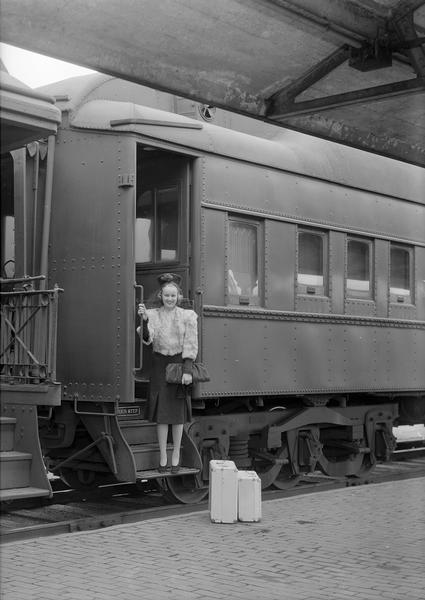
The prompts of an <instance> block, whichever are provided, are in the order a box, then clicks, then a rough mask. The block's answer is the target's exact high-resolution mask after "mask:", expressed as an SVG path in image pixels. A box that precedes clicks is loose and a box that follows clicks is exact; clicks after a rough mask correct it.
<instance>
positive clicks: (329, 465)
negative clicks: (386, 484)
mask: <svg viewBox="0 0 425 600" xmlns="http://www.w3.org/2000/svg"><path fill="white" fill-rule="evenodd" d="M374 465H375V463H374V462H373V461H371V460H370V457H369V456H368V455H365V454H361V453H359V454H356V455H354V456H353V455H350V456H345V457H339V458H336V457H333V458H331V459H329V458H327V457H326V453H325V451H324V453H323V455H322V456H321V457H320V458H319V460H318V466H319V467H320V469H321V470H322V471H323V473H325V475H328V476H329V477H364V476H365V475H367V473H369V471H371V470H372V469H373V467H374Z"/></svg>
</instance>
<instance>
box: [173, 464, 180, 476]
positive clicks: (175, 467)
mask: <svg viewBox="0 0 425 600" xmlns="http://www.w3.org/2000/svg"><path fill="white" fill-rule="evenodd" d="M179 471H180V465H173V466H172V467H171V473H173V475H175V474H176V473H178V472H179Z"/></svg>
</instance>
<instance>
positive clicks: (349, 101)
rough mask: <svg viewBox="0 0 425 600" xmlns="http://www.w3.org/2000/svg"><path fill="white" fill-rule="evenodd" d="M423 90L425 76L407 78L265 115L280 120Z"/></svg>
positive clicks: (318, 99) (310, 101)
mask: <svg viewBox="0 0 425 600" xmlns="http://www.w3.org/2000/svg"><path fill="white" fill-rule="evenodd" d="M424 91H425V78H424V77H418V78H417V79H407V80H406V81H397V82H396V83H389V84H385V85H379V86H376V87H373V88H365V89H362V90H356V91H354V92H346V93H343V94H334V95H332V96H326V97H324V98H317V99H316V100H306V101H305V102H296V103H293V104H292V105H290V106H287V108H286V110H284V111H281V112H280V113H273V114H268V115H267V117H268V118H270V119H272V120H273V121H281V120H283V119H287V118H288V117H292V116H294V115H306V114H311V113H316V112H321V111H325V110H329V109H331V108H340V107H341V106H350V105H353V104H362V103H364V102H371V101H378V100H385V99H387V98H393V97H394V96H400V95H404V96H406V95H407V94H418V93H421V92H424Z"/></svg>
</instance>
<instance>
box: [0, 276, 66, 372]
mask: <svg viewBox="0 0 425 600" xmlns="http://www.w3.org/2000/svg"><path fill="white" fill-rule="evenodd" d="M62 291H63V290H62V289H60V288H58V287H56V286H55V288H54V289H52V290H33V289H30V290H16V291H7V292H1V293H0V300H1V338H0V369H1V373H0V379H1V381H2V382H7V383H46V382H54V381H55V380H56V337H57V312H58V311H57V308H58V296H59V293H60V292H62Z"/></svg>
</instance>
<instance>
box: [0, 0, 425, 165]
mask: <svg viewBox="0 0 425 600" xmlns="http://www.w3.org/2000/svg"><path fill="white" fill-rule="evenodd" d="M0 31H1V40H2V41H3V42H5V43H8V44H12V45H15V46H18V47H21V48H25V49H28V50H32V51H35V52H39V53H41V54H46V55H48V56H53V57H55V58H59V59H62V60H66V61H68V62H72V63H75V64H79V65H82V66H86V67H89V68H92V69H95V70H97V71H99V72H103V73H107V74H110V75H114V76H116V77H120V78H123V79H129V80H132V81H135V82H139V83H141V84H144V85H147V86H150V87H153V88H156V89H160V90H164V91H167V92H171V93H173V94H177V95H179V96H182V97H186V98H191V99H193V100H195V101H197V102H201V103H204V104H205V105H206V107H211V106H212V107H219V108H224V109H226V110H230V111H234V112H237V113H240V114H244V115H248V116H252V117H255V118H258V119H262V120H265V121H268V122H272V123H276V124H279V125H281V126H283V127H287V128H291V129H295V130H298V131H302V132H304V133H308V134H312V135H315V136H319V137H322V138H325V139H329V140H333V141H336V142H340V143H344V144H348V145H350V146H354V147H357V148H363V149H365V150H369V151H372V152H376V153H378V154H382V155H385V156H390V157H392V158H396V159H398V160H402V161H407V162H410V163H413V164H417V165H422V166H424V165H425V51H424V42H425V37H424V36H425V2H424V0H213V1H211V0H90V2H88V1H87V0H72V2H69V0H19V1H18V2H17V1H16V0H2V7H1V30H0Z"/></svg>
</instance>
